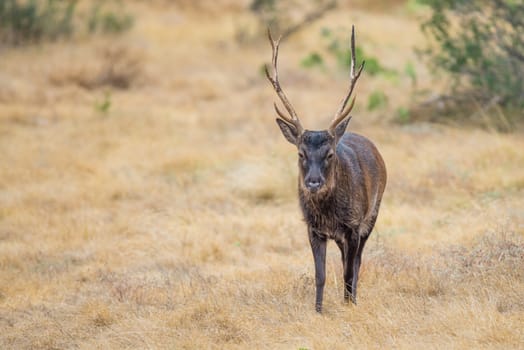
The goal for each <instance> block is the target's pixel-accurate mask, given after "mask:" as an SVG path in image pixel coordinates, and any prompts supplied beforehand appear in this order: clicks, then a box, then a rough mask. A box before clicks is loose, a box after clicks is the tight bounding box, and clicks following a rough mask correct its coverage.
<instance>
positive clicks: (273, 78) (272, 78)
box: [265, 28, 303, 133]
mask: <svg viewBox="0 0 524 350" xmlns="http://www.w3.org/2000/svg"><path fill="white" fill-rule="evenodd" d="M267 36H268V38H269V42H270V43H271V49H272V51H273V54H272V59H271V63H272V65H273V67H272V68H273V70H272V71H273V74H270V73H269V68H268V65H265V71H266V77H267V79H268V80H269V82H270V83H271V85H273V88H274V89H275V92H276V93H277V95H278V97H279V98H280V101H282V104H283V105H284V107H285V108H286V110H287V111H288V113H289V116H286V115H285V114H284V113H282V111H281V110H279V109H278V107H277V105H276V103H275V111H276V112H277V114H278V115H279V116H280V118H282V119H283V120H284V121H286V122H288V123H290V124H292V125H293V126H294V127H295V128H296V129H297V131H298V132H299V133H301V132H302V130H303V129H302V125H301V124H300V120H299V119H298V116H297V113H296V112H295V109H294V108H293V106H292V105H291V103H290V102H289V100H288V99H287V97H286V94H284V91H283V90H282V88H281V87H280V82H279V81H278V69H277V63H278V48H279V45H280V40H281V39H282V36H280V37H279V38H278V39H277V40H273V36H272V35H271V30H270V29H269V28H268V30H267Z"/></svg>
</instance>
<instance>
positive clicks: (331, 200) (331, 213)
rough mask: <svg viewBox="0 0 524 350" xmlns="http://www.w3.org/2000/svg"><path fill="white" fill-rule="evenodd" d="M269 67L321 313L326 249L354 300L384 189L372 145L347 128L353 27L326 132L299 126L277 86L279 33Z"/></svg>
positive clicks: (352, 83)
mask: <svg viewBox="0 0 524 350" xmlns="http://www.w3.org/2000/svg"><path fill="white" fill-rule="evenodd" d="M268 38H269V42H270V44H271V48H272V51H273V54H272V67H271V69H270V67H269V64H266V65H265V73H266V77H267V79H268V80H269V82H270V83H271V85H272V86H273V89H274V90H275V92H276V94H277V96H278V97H279V98H280V101H281V102H282V104H283V105H284V107H285V109H286V111H287V114H285V113H284V112H283V111H282V110H281V109H280V108H279V107H278V105H277V103H276V102H275V103H274V104H273V105H274V109H275V112H276V114H277V115H278V117H277V118H276V122H277V125H278V126H279V128H280V131H281V132H282V134H283V136H284V137H285V139H286V140H287V141H288V142H290V143H291V144H293V145H295V146H296V147H297V150H298V170H299V171H298V173H299V176H298V197H299V202H300V208H301V211H302V215H303V218H304V221H305V223H306V224H307V233H308V238H309V243H310V245H311V250H312V253H313V259H314V264H315V286H316V299H315V310H316V312H318V313H322V300H323V295H324V285H325V282H326V247H327V241H328V240H334V241H335V243H336V244H337V246H338V247H339V249H340V252H341V256H342V265H343V269H344V302H345V303H346V304H349V300H351V302H352V303H353V304H355V305H356V303H357V283H358V275H359V270H360V264H361V261H362V251H363V250H364V246H365V244H366V241H367V240H368V238H369V236H370V234H371V231H372V230H373V227H374V226H375V222H376V220H377V216H378V212H379V207H380V202H381V200H382V194H383V193H384V189H385V187H386V179H387V173H386V166H385V164H384V160H383V159H382V156H381V155H380V153H379V151H378V149H377V148H376V147H375V145H374V144H373V143H372V142H371V141H370V140H369V139H367V138H366V137H364V136H361V135H359V134H356V133H353V132H346V128H347V126H348V123H349V121H350V120H351V118H352V117H351V116H349V114H350V112H351V110H352V109H353V106H354V104H355V99H356V96H354V97H353V99H352V100H351V103H349V105H348V101H349V100H350V98H351V95H352V93H353V89H354V88H355V84H356V82H357V80H358V78H359V77H360V74H361V73H362V70H363V69H364V64H365V61H362V63H361V65H360V67H359V68H358V70H357V71H355V61H356V58H355V27H354V26H352V29H351V64H350V79H349V88H348V92H347V94H346V95H345V96H344V98H343V99H342V101H341V103H340V106H339V107H338V109H337V111H336V113H335V115H334V117H333V120H332V121H331V124H330V125H329V127H328V128H327V129H326V130H320V131H312V130H307V129H304V128H303V127H302V125H301V123H300V119H299V118H298V115H297V113H296V111H295V109H294V108H293V106H292V104H291V103H290V102H289V100H288V98H287V97H286V95H285V93H284V91H283V90H282V88H281V86H280V82H279V78H278V68H277V60H278V50H279V45H280V40H281V39H282V37H280V38H278V39H277V40H274V39H273V37H272V35H271V31H270V30H269V29H268Z"/></svg>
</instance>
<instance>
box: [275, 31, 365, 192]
mask: <svg viewBox="0 0 524 350" xmlns="http://www.w3.org/2000/svg"><path fill="white" fill-rule="evenodd" d="M268 37H269V42H270V43H271V48H272V51H273V56H272V69H271V71H272V73H270V68H269V67H268V65H266V67H265V68H266V76H267V79H268V80H269V82H270V83H271V85H273V88H274V89H275V92H276V93H277V95H278V97H279V98H280V100H281V101H282V104H283V105H284V107H285V108H286V110H287V112H288V115H286V114H285V113H284V112H282V111H281V110H280V109H279V108H278V106H277V104H276V103H275V104H274V107H275V111H276V113H277V114H278V116H279V117H278V118H277V119H276V122H277V124H278V126H279V127H280V130H281V131H282V134H283V135H284V137H285V138H286V140H288V141H289V142H290V143H292V144H294V145H295V146H296V147H297V149H298V158H299V162H298V164H299V170H300V182H301V185H302V186H303V187H305V188H306V189H307V190H308V191H309V192H311V193H317V192H320V191H321V190H322V189H323V188H328V187H332V185H333V183H332V182H333V178H334V177H333V174H334V167H335V163H336V161H337V156H336V147H337V144H338V142H339V141H340V139H341V138H342V135H344V132H345V131H346V127H347V125H348V123H349V120H350V119H351V117H350V116H348V115H349V113H350V112H351V110H352V109H353V106H354V104H355V97H353V99H352V101H351V103H350V104H349V106H347V104H348V101H349V99H350V98H351V95H352V93H353V89H354V88H355V84H356V82H357V80H358V78H359V77H360V73H361V72H362V69H364V62H362V64H361V65H360V67H359V69H358V71H356V72H355V27H354V26H353V27H352V30H351V70H350V84H349V89H348V92H347V94H346V96H344V98H343V99H342V102H341V103H340V106H339V108H338V110H337V112H336V113H335V116H334V117H333V120H332V121H331V124H330V125H329V127H328V129H326V130H321V131H310V130H304V128H303V127H302V125H301V123H300V120H299V118H298V116H297V113H296V112H295V109H294V108H293V106H292V105H291V103H290V102H289V100H288V99H287V97H286V95H285V94H284V91H283V90H282V88H281V87H280V82H279V80H278V69H277V60H278V48H279V45H280V39H281V37H280V38H278V39H277V40H273V37H272V36H271V32H270V31H269V30H268ZM346 106H347V107H346ZM326 184H328V186H326Z"/></svg>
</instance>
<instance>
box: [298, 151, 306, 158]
mask: <svg viewBox="0 0 524 350" xmlns="http://www.w3.org/2000/svg"><path fill="white" fill-rule="evenodd" d="M298 158H300V160H304V158H306V156H305V155H304V153H302V152H299V153H298Z"/></svg>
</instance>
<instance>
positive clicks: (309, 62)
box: [300, 52, 324, 68]
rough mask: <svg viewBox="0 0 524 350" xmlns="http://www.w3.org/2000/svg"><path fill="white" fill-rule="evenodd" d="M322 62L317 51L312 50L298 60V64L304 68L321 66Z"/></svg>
mask: <svg viewBox="0 0 524 350" xmlns="http://www.w3.org/2000/svg"><path fill="white" fill-rule="evenodd" d="M323 64H324V60H323V59H322V56H320V54H319V53H317V52H312V53H310V54H309V55H307V56H306V57H304V58H303V59H302V61H300V65H301V66H302V67H305V68H312V67H316V66H322V65H323Z"/></svg>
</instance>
